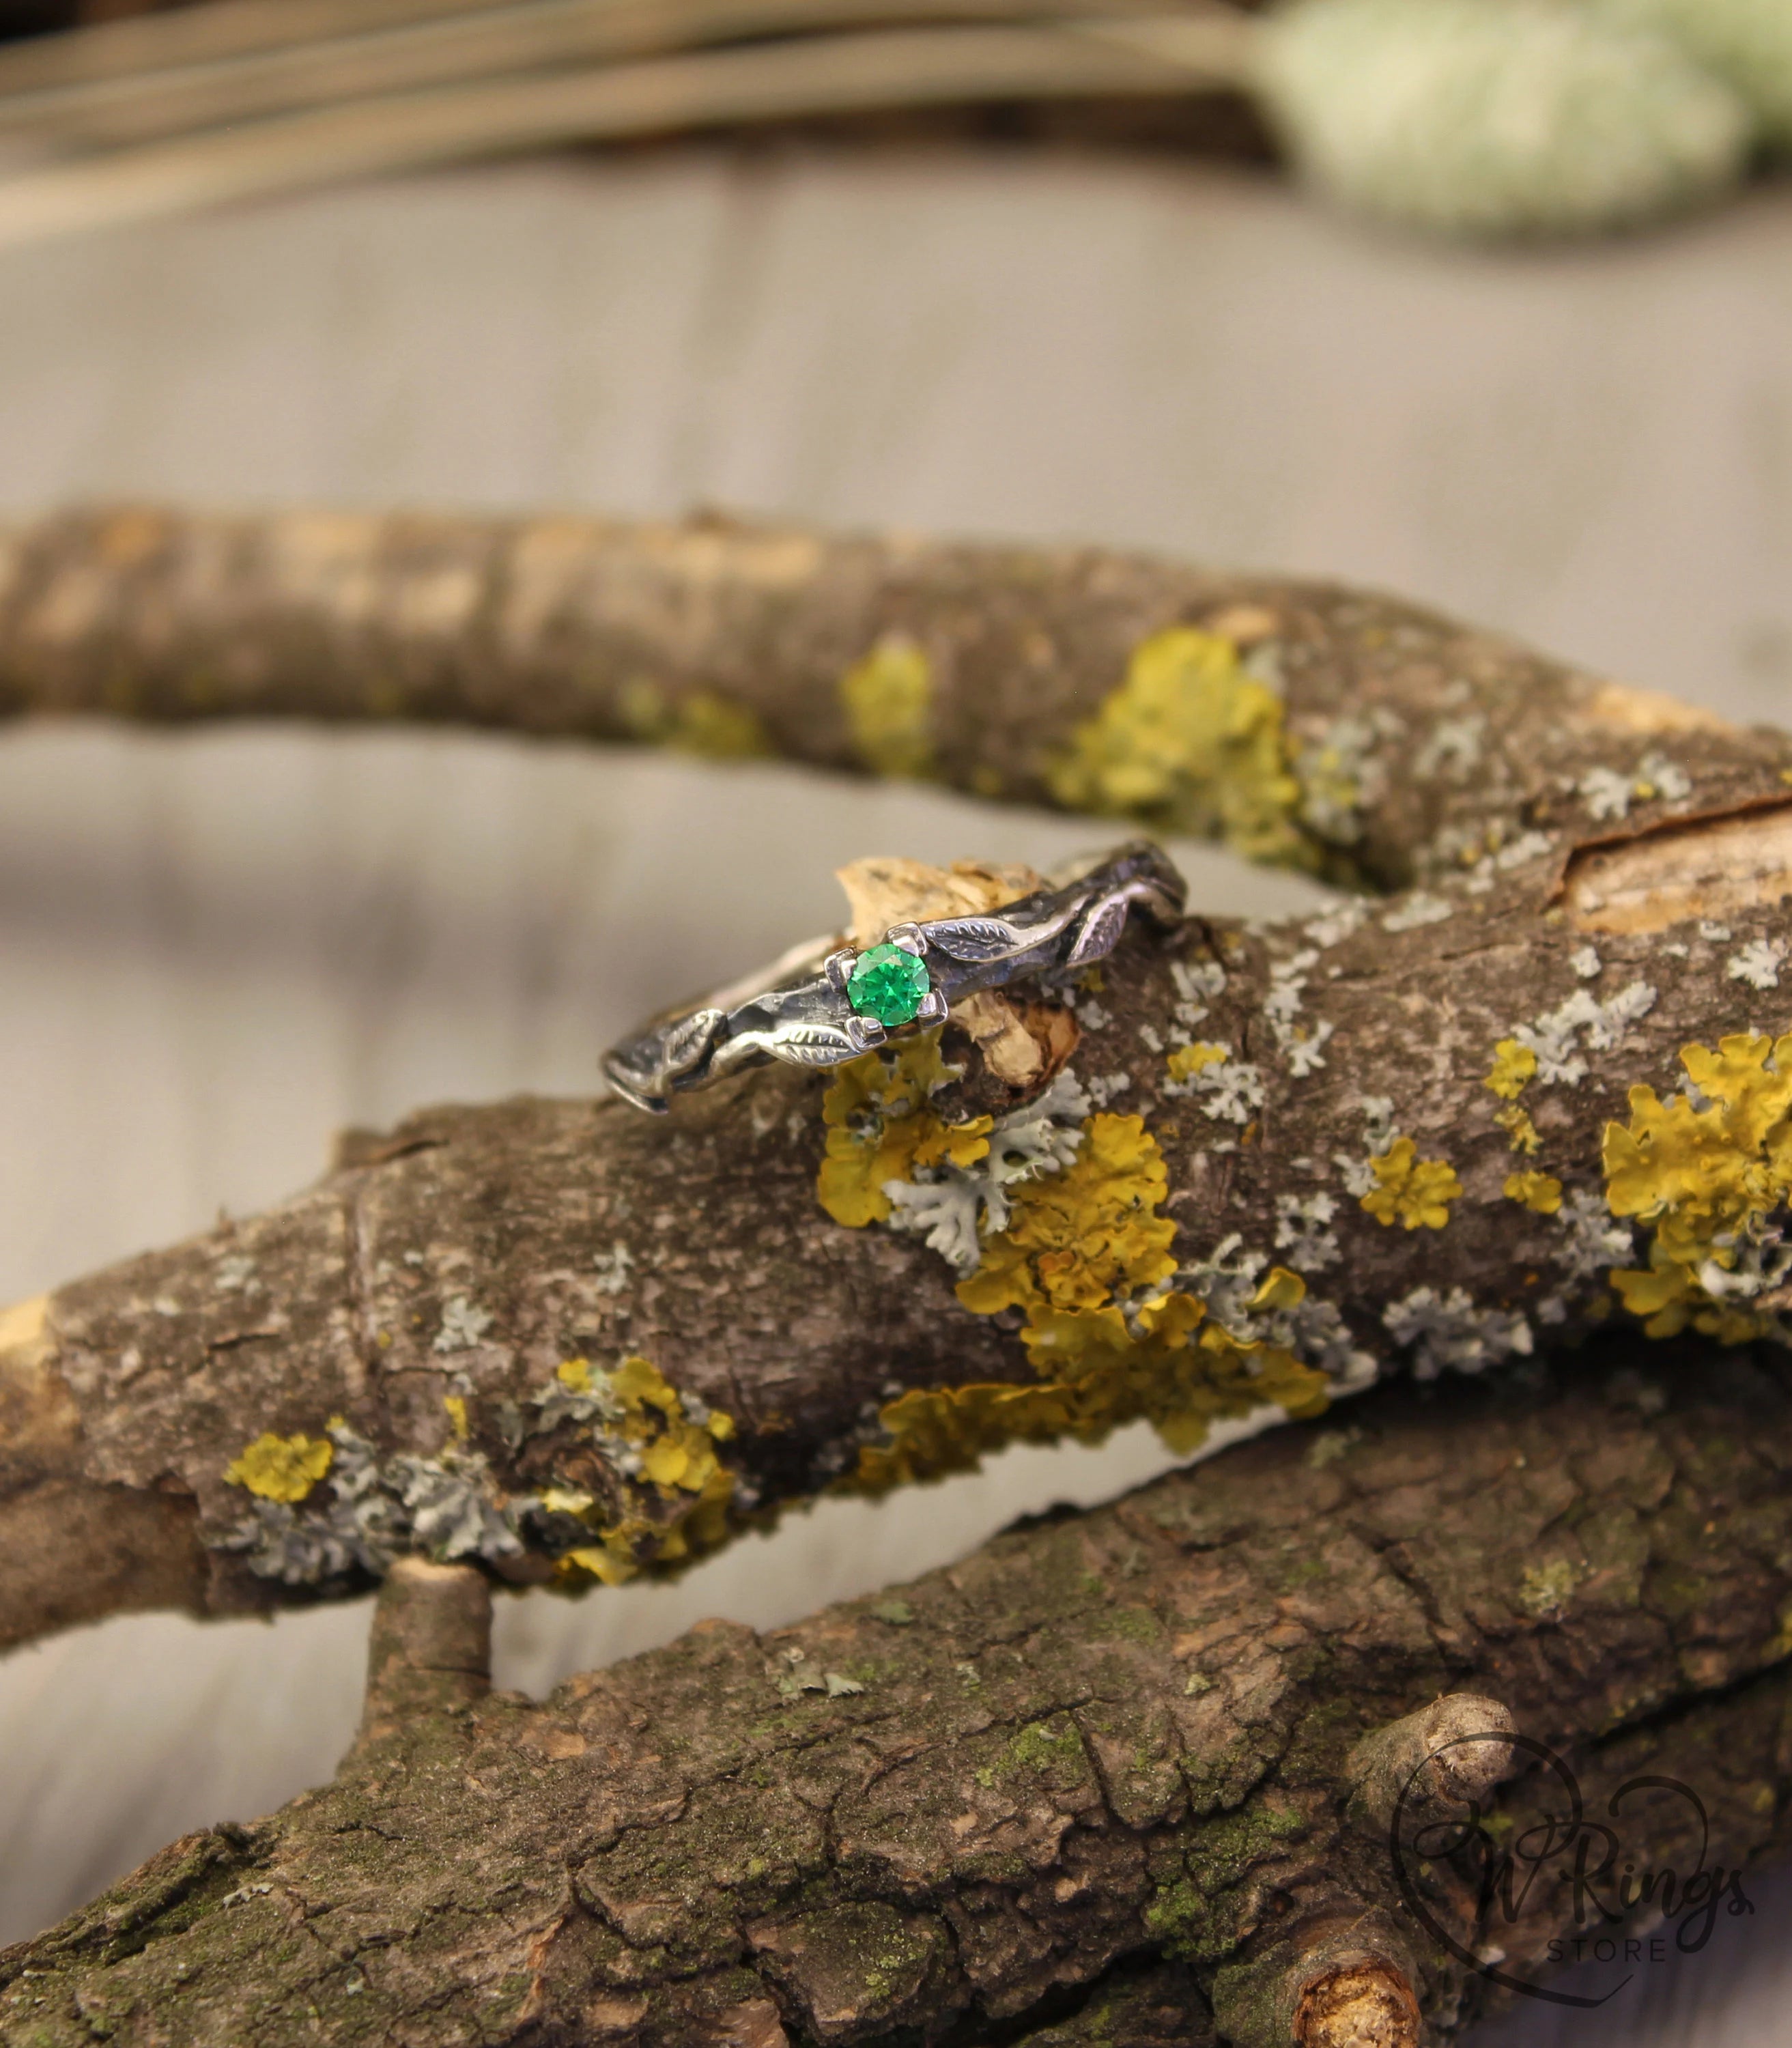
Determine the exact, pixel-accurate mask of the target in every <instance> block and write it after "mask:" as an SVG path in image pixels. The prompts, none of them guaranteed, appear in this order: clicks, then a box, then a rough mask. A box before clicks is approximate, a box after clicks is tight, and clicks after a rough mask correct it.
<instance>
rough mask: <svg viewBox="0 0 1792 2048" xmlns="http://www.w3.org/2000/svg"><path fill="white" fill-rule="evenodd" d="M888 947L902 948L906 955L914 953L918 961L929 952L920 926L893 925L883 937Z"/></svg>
mask: <svg viewBox="0 0 1792 2048" xmlns="http://www.w3.org/2000/svg"><path fill="white" fill-rule="evenodd" d="M883 941H884V944H886V945H890V946H900V947H901V948H902V951H903V952H906V953H913V955H914V956H915V958H916V959H917V960H919V959H920V958H921V956H922V954H924V953H925V952H926V950H927V941H926V939H925V937H923V936H922V933H921V927H920V925H912V924H911V925H891V926H890V929H889V930H888V931H887V932H886V933H884V935H883Z"/></svg>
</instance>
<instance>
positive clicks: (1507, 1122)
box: [1493, 1103, 1543, 1158]
mask: <svg viewBox="0 0 1792 2048" xmlns="http://www.w3.org/2000/svg"><path fill="white" fill-rule="evenodd" d="M1493 1120H1494V1122H1495V1123H1497V1124H1498V1125H1499V1127H1500V1129H1501V1130H1502V1131H1504V1132H1505V1134H1506V1135H1507V1138H1509V1139H1510V1140H1511V1147H1512V1150H1514V1151H1515V1152H1522V1153H1523V1154H1526V1157H1527V1158H1534V1157H1535V1156H1536V1154H1538V1153H1539V1152H1540V1151H1542V1149H1543V1140H1542V1138H1541V1137H1540V1136H1539V1135H1538V1130H1537V1126H1536V1125H1535V1124H1534V1123H1532V1122H1531V1120H1530V1111H1529V1110H1525V1109H1520V1108H1519V1106H1518V1104H1516V1103H1513V1104H1510V1105H1509V1106H1508V1107H1506V1108H1504V1109H1501V1110H1496V1111H1495V1112H1494V1118H1493Z"/></svg>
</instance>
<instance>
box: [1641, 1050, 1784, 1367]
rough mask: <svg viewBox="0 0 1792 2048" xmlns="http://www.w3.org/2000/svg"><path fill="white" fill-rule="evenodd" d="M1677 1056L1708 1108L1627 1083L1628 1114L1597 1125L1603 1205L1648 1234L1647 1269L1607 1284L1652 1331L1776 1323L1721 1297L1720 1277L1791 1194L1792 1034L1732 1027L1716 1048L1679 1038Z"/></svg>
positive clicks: (1760, 1330)
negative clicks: (1625, 1119)
mask: <svg viewBox="0 0 1792 2048" xmlns="http://www.w3.org/2000/svg"><path fill="white" fill-rule="evenodd" d="M1680 1063H1681V1065H1682V1066H1683V1067H1684V1068H1685V1070H1686V1073H1687V1076H1688V1078H1689V1080H1691V1081H1692V1083H1693V1085H1694V1087H1695V1088H1697V1090H1698V1091H1699V1092H1700V1093H1701V1095H1702V1096H1704V1097H1705V1100H1706V1102H1707V1103H1708V1104H1709V1107H1706V1108H1705V1109H1695V1108H1694V1107H1693V1104H1692V1103H1691V1101H1690V1100H1689V1099H1688V1097H1687V1096H1684V1095H1673V1096H1669V1098H1668V1100H1666V1102H1665V1103H1664V1102H1663V1101H1662V1100H1661V1098H1660V1097H1659V1096H1658V1095H1657V1094H1656V1092H1655V1091H1654V1089H1653V1088H1646V1087H1638V1088H1632V1089H1631V1092H1630V1107H1631V1117H1630V1122H1629V1123H1627V1124H1621V1123H1608V1124H1607V1126H1606V1127H1605V1139H1604V1167H1605V1193H1606V1200H1607V1203H1608V1206H1609V1207H1610V1208H1611V1211H1612V1214H1613V1215H1614V1216H1627V1217H1632V1218H1634V1219H1635V1220H1636V1221H1637V1222H1639V1223H1641V1224H1646V1225H1647V1226H1649V1227H1650V1228H1651V1229H1652V1230H1653V1232H1654V1236H1653V1239H1652V1240H1651V1242H1650V1247H1649V1266H1648V1268H1647V1270H1644V1271H1622V1270H1620V1271H1614V1272H1613V1273H1612V1276H1611V1278H1612V1286H1614V1287H1615V1288H1616V1290H1618V1293H1619V1296H1620V1297H1622V1299H1623V1305H1624V1306H1625V1307H1626V1308H1627V1309H1628V1310H1629V1311H1630V1313H1631V1314H1632V1315H1635V1316H1639V1317H1643V1319H1644V1321H1643V1328H1644V1330H1645V1332H1647V1334H1648V1335H1649V1336H1673V1335H1674V1334H1675V1333H1676V1332H1678V1331H1680V1330H1682V1329H1684V1328H1686V1326H1687V1325H1688V1324H1691V1325H1692V1326H1693V1328H1695V1329H1697V1330H1698V1331H1700V1332H1702V1333H1703V1334H1704V1335H1705V1336H1715V1337H1716V1338H1718V1339H1720V1340H1721V1341H1723V1342H1724V1343H1726V1344H1734V1343H1740V1342H1743V1341H1744V1340H1747V1338H1750V1337H1753V1336H1760V1335H1763V1334H1764V1333H1765V1332H1767V1330H1769V1329H1770V1328H1772V1327H1773V1325H1772V1323H1771V1319H1770V1318H1769V1317H1767V1316H1765V1315H1763V1313H1760V1312H1759V1310H1757V1309H1751V1308H1750V1307H1748V1306H1747V1305H1746V1301H1735V1300H1731V1299H1727V1298H1725V1297H1726V1296H1727V1295H1728V1292H1729V1290H1728V1289H1727V1288H1726V1287H1725V1286H1724V1284H1723V1282H1722V1281H1721V1279H1720V1277H1719V1276H1720V1275H1721V1274H1727V1273H1731V1272H1734V1271H1735V1270H1736V1266H1737V1255H1738V1247H1739V1245H1740V1244H1741V1243H1744V1241H1746V1239H1747V1236H1748V1234H1749V1232H1750V1231H1751V1228H1752V1227H1753V1226H1755V1225H1756V1224H1759V1223H1761V1222H1763V1221H1764V1220H1766V1218H1767V1216H1770V1215H1771V1213H1772V1212H1774V1211H1775V1209H1777V1208H1779V1207H1780V1206H1781V1205H1782V1204H1783V1203H1785V1202H1786V1200H1787V1199H1788V1197H1789V1196H1792V1034H1789V1035H1787V1036H1786V1037H1785V1038H1780V1039H1779V1040H1778V1041H1774V1040H1771V1039H1769V1038H1766V1037H1765V1036H1763V1035H1762V1034H1758V1033H1754V1032H1744V1033H1739V1034H1736V1036H1734V1037H1732V1038H1724V1039H1721V1040H1720V1041H1719V1044H1718V1048H1717V1050H1716V1052H1715V1053H1713V1052H1712V1051H1710V1050H1709V1049H1708V1048H1707V1047H1705V1046H1703V1045H1683V1046H1682V1047H1681V1050H1680Z"/></svg>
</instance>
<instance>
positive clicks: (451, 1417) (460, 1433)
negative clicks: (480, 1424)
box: [442, 1394, 471, 1444]
mask: <svg viewBox="0 0 1792 2048" xmlns="http://www.w3.org/2000/svg"><path fill="white" fill-rule="evenodd" d="M442 1406H444V1408H445V1409H446V1410H448V1427H449V1428H450V1429H452V1430H453V1432H454V1436H455V1441H456V1443H461V1444H464V1443H465V1442H466V1441H467V1433H468V1430H469V1428H470V1426H471V1425H469V1423H468V1422H467V1397H466V1395H465V1394H444V1395H443V1396H442Z"/></svg>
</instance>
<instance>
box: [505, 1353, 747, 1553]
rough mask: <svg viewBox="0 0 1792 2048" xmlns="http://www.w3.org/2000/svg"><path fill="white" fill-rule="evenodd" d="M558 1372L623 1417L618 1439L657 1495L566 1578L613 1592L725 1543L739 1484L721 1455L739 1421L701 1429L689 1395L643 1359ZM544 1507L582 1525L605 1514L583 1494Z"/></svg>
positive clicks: (599, 1531)
mask: <svg viewBox="0 0 1792 2048" xmlns="http://www.w3.org/2000/svg"><path fill="white" fill-rule="evenodd" d="M557 1374H558V1376H559V1378H560V1382H561V1383H562V1385H564V1386H566V1387H570V1388H572V1390H573V1391H575V1392H576V1393H592V1394H604V1395H607V1396H608V1398H609V1399H610V1400H611V1402H614V1403H615V1406H616V1407H617V1408H619V1410H621V1414H620V1416H619V1419H618V1420H617V1421H615V1422H613V1423H612V1424H611V1425H610V1433H611V1435H613V1436H615V1437H620V1438H621V1439H622V1440H623V1442H625V1443H626V1444H628V1445H630V1446H632V1447H633V1448H634V1450H635V1451H636V1453H638V1456H639V1459H640V1468H641V1472H642V1477H643V1478H644V1479H645V1480H646V1481H647V1482H648V1483H649V1484H650V1485H651V1487H652V1488H654V1494H653V1495H651V1496H649V1497H647V1498H646V1499H641V1498H639V1497H637V1499H636V1500H635V1501H634V1504H633V1505H632V1506H631V1507H630V1508H629V1509H628V1510H627V1511H625V1512H624V1513H623V1515H620V1516H619V1517H618V1518H617V1519H614V1520H612V1521H611V1522H607V1523H604V1524H603V1525H602V1526H598V1527H597V1528H596V1529H595V1531H594V1534H595V1537H596V1541H595V1542H592V1543H589V1544H582V1545H580V1546H579V1547H577V1548H576V1549H575V1550H570V1551H568V1553H566V1557H565V1558H564V1559H563V1561H562V1564H563V1575H564V1569H572V1571H573V1573H574V1574H575V1575H576V1573H579V1572H583V1573H589V1574H590V1575H591V1576H592V1577H595V1578H598V1579H600V1580H602V1581H603V1583H604V1584H606V1585H621V1584H623V1583H624V1582H625V1581H627V1580H629V1579H631V1578H633V1577H634V1576H635V1574H636V1573H638V1571H639V1570H640V1569H641V1568H642V1564H643V1563H644V1562H646V1561H647V1560H648V1558H649V1557H651V1560H652V1561H653V1562H654V1563H655V1564H661V1565H663V1564H675V1563H679V1562H681V1561H683V1560H684V1559H685V1558H686V1557H692V1556H694V1555H696V1554H698V1553H700V1552H702V1551H704V1550H713V1549H714V1548H715V1547H716V1545H718V1544H719V1543H720V1542H723V1540H724V1539H725V1538H726V1536H727V1510H728V1503H729V1502H730V1501H731V1499H732V1498H733V1496H734V1477H733V1475H732V1474H731V1472H729V1470H728V1469H727V1467H726V1466H725V1465H724V1464H723V1463H722V1460H721V1459H720V1457H719V1456H717V1454H716V1445H718V1444H719V1443H725V1442H726V1441H727V1440H728V1439H729V1438H730V1437H732V1436H733V1434H734V1433H735V1425H734V1418H732V1417H731V1416H730V1415H727V1414H723V1412H722V1410H720V1409H716V1410H712V1411H711V1412H710V1413H709V1414H708V1418H707V1419H706V1420H705V1421H704V1422H692V1421H691V1420H690V1418H688V1416H687V1414H685V1400H684V1396H683V1395H682V1394H680V1393H679V1391H678V1390H677V1387H674V1386H673V1384H672V1383H671V1382H670V1381H669V1379H666V1377H665V1375H664V1374H663V1373H661V1371H660V1370H659V1368H658V1367H657V1366H656V1365H654V1363H653V1362H652V1361H651V1360H649V1359H646V1358H642V1357H641V1356H638V1354H637V1355H633V1356H630V1357H627V1358H625V1359H624V1360H623V1361H622V1362H621V1363H620V1364H619V1365H617V1366H616V1367H614V1368H613V1369H612V1370H611V1371H607V1372H605V1371H600V1370H599V1369H598V1368H596V1367H593V1366H592V1364H591V1363H590V1362H589V1360H585V1359H582V1358H579V1359H568V1360H567V1361H566V1362H565V1363H564V1364H562V1365H560V1366H559V1367H557ZM687 1496H689V1497H688V1498H687ZM542 1499H543V1504H544V1505H545V1506H553V1507H557V1508H559V1510H560V1511H561V1512H563V1513H567V1514H572V1515H577V1516H579V1517H580V1519H591V1518H592V1516H593V1515H594V1512H595V1503H594V1502H593V1500H592V1496H591V1495H588V1494H585V1493H584V1492H582V1491H575V1490H572V1489H556V1490H554V1491H553V1494H552V1495H551V1496H550V1495H549V1494H544V1495H543V1496H542ZM576 1503H582V1504H576ZM668 1509H670V1512H669V1513H668V1512H667V1510H668Z"/></svg>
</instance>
